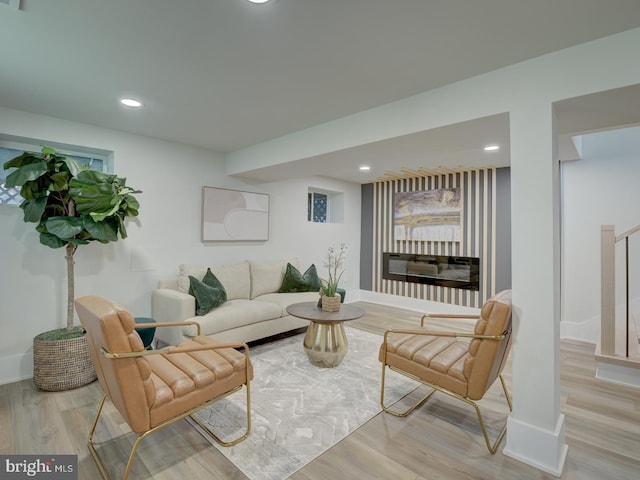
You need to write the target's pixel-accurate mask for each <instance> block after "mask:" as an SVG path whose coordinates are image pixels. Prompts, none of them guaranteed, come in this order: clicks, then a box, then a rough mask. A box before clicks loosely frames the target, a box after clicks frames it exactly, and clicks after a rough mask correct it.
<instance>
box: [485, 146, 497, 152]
mask: <svg viewBox="0 0 640 480" xmlns="http://www.w3.org/2000/svg"><path fill="white" fill-rule="evenodd" d="M495 150H500V145H487V146H486V147H484V151H485V152H493V151H495Z"/></svg>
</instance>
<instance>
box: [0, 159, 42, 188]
mask: <svg viewBox="0 0 640 480" xmlns="http://www.w3.org/2000/svg"><path fill="white" fill-rule="evenodd" d="M45 173H47V164H46V162H44V161H40V162H36V163H30V164H28V165H24V166H22V167H20V168H18V169H17V170H14V171H13V172H11V173H10V174H9V175H7V179H6V181H5V183H4V186H5V187H6V188H11V187H20V186H22V185H23V184H24V183H25V182H28V181H30V180H35V179H36V178H38V177H40V176H42V175H43V174H45Z"/></svg>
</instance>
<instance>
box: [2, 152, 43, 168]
mask: <svg viewBox="0 0 640 480" xmlns="http://www.w3.org/2000/svg"><path fill="white" fill-rule="evenodd" d="M41 161H42V157H41V156H39V155H36V154H33V153H31V152H24V153H23V154H21V155H18V156H17V157H15V158H12V159H11V160H9V161H7V162H5V163H4V165H3V167H4V169H5V170H9V169H10V168H20V167H22V166H23V165H28V164H30V163H37V162H41Z"/></svg>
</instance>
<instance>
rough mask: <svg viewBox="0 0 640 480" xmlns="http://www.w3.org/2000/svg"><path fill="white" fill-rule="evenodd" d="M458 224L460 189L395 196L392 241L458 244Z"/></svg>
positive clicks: (460, 206)
mask: <svg viewBox="0 0 640 480" xmlns="http://www.w3.org/2000/svg"><path fill="white" fill-rule="evenodd" d="M461 220H462V190H461V189H460V188H459V187H457V188H441V189H438V190H423V191H419V192H396V193H395V196H394V201H393V236H394V239H395V240H421V241H434V242H459V241H460V238H461V229H462V227H461V225H462V222H461Z"/></svg>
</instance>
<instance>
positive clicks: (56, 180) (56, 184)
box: [49, 172, 69, 192]
mask: <svg viewBox="0 0 640 480" xmlns="http://www.w3.org/2000/svg"><path fill="white" fill-rule="evenodd" d="M67 188H69V174H68V173H67V172H58V173H55V174H53V175H51V184H50V185H49V190H51V191H52V192H61V191H63V190H66V189H67Z"/></svg>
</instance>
